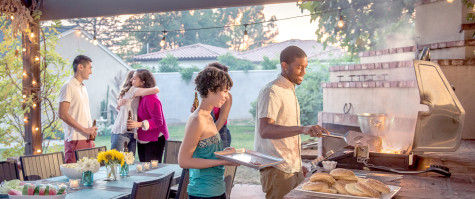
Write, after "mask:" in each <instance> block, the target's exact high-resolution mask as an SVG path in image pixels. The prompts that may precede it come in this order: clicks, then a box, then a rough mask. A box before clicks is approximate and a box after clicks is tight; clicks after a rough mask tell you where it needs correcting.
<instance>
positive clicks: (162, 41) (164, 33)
mask: <svg viewBox="0 0 475 199" xmlns="http://www.w3.org/2000/svg"><path fill="white" fill-rule="evenodd" d="M166 35H167V31H165V30H164V31H163V37H162V40H161V41H160V47H162V48H163V47H164V46H165V44H166V38H165V36H166Z"/></svg>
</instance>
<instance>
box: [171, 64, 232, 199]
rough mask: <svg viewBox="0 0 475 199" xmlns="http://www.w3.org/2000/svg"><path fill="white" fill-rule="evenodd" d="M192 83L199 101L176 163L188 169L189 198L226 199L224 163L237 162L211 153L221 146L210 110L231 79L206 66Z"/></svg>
mask: <svg viewBox="0 0 475 199" xmlns="http://www.w3.org/2000/svg"><path fill="white" fill-rule="evenodd" d="M195 84H196V90H197V91H198V92H199V94H200V96H201V98H202V101H201V103H200V105H199V106H198V108H197V109H196V110H195V111H194V112H193V113H192V114H191V115H190V117H189V118H188V121H187V123H186V127H185V137H184V138H183V142H182V144H181V147H180V152H179V153H178V163H179V164H180V167H182V168H185V169H190V182H189V184H188V190H187V192H188V195H189V198H190V199H196V198H200V199H201V198H210V199H225V198H226V195H225V190H226V189H225V183H224V167H223V165H236V164H234V163H232V162H228V161H226V160H219V159H218V158H216V156H215V155H214V152H216V151H222V150H223V148H224V147H223V143H222V140H221V138H220V135H219V132H218V129H216V125H215V123H214V121H213V117H212V116H211V111H212V110H213V108H214V107H221V106H222V105H223V104H224V103H225V102H226V98H227V97H228V91H229V89H231V87H232V86H233V82H232V80H231V77H230V76H229V75H228V74H227V73H226V72H224V71H222V70H219V69H216V68H212V67H207V68H205V69H204V70H203V71H201V72H200V73H199V74H198V76H197V77H196V79H195Z"/></svg>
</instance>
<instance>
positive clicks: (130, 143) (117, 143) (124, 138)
mask: <svg viewBox="0 0 475 199" xmlns="http://www.w3.org/2000/svg"><path fill="white" fill-rule="evenodd" d="M124 146H127V150H128V151H129V152H132V153H134V155H135V150H136V148H137V141H136V140H135V138H134V134H133V133H124V134H114V133H112V135H111V148H112V149H115V150H117V151H124Z"/></svg>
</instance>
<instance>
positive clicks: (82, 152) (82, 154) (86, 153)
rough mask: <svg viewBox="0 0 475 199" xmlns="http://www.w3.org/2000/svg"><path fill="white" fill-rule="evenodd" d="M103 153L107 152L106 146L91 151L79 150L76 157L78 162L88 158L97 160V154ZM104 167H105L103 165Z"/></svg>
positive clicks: (90, 149)
mask: <svg viewBox="0 0 475 199" xmlns="http://www.w3.org/2000/svg"><path fill="white" fill-rule="evenodd" d="M102 151H107V147H106V146H100V147H95V148H89V149H79V150H76V151H74V153H75V155H76V160H77V161H79V160H80V159H81V158H83V157H88V158H93V159H96V158H97V154H99V152H102ZM101 166H104V165H101Z"/></svg>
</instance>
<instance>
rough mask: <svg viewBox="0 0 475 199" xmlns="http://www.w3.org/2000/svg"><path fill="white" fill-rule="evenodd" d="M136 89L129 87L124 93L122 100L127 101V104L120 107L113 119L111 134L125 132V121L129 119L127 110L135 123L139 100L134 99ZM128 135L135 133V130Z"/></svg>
mask: <svg viewBox="0 0 475 199" xmlns="http://www.w3.org/2000/svg"><path fill="white" fill-rule="evenodd" d="M136 91H137V87H133V86H132V87H130V89H129V90H128V91H127V92H125V94H124V96H122V99H125V100H127V102H126V103H125V104H124V105H123V106H120V108H119V113H118V114H117V118H116V119H115V122H114V126H113V127H112V133H114V134H124V133H126V132H127V119H128V117H129V110H130V111H131V113H132V119H133V120H135V121H137V109H138V107H139V102H140V99H139V98H138V97H134V95H135V92H136ZM130 133H137V129H136V128H134V129H133V130H132V131H131V132H130Z"/></svg>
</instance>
